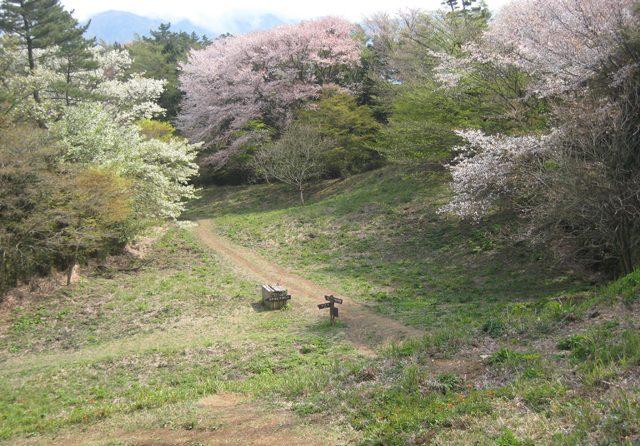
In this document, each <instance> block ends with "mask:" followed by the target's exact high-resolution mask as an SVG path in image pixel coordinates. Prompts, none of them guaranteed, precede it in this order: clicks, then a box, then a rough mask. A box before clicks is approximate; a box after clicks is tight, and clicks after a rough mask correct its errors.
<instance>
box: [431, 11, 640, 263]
mask: <svg viewBox="0 0 640 446" xmlns="http://www.w3.org/2000/svg"><path fill="white" fill-rule="evenodd" d="M637 5H638V3H637V0H581V1H577V2H576V1H569V0H516V1H514V2H513V3H511V4H510V5H508V6H507V7H505V9H504V10H503V11H502V12H501V13H500V15H499V16H498V17H497V18H496V20H495V21H494V22H492V23H491V25H490V27H489V29H488V30H487V32H486V33H484V35H483V36H482V39H480V40H479V41H478V42H475V43H473V44H471V45H467V46H466V47H465V51H466V53H467V55H466V56H465V57H462V58H452V57H449V58H446V57H442V58H441V59H442V64H441V65H442V67H441V68H442V69H443V73H442V78H441V80H442V81H443V84H445V85H446V84H448V83H453V84H455V83H456V82H457V81H458V80H459V79H462V78H465V77H467V76H472V75H473V74H470V73H473V71H474V70H478V67H479V66H480V67H482V66H483V65H493V66H497V67H504V66H510V67H513V68H515V69H517V70H520V71H521V72H523V73H525V74H526V75H527V76H528V78H527V79H528V81H529V82H528V84H527V92H528V93H527V94H528V95H530V96H539V97H543V98H546V99H545V100H546V102H547V104H549V105H551V113H550V115H551V116H550V118H551V119H550V120H549V121H550V122H553V124H554V126H555V128H554V129H549V132H548V134H547V135H546V136H540V135H531V136H526V135H525V136H521V135H518V136H501V135H493V136H487V135H483V134H481V133H478V132H474V131H467V132H462V133H460V136H462V137H463V138H464V139H466V140H467V145H466V146H465V147H463V148H460V149H459V153H460V157H459V158H458V159H456V160H455V161H454V162H453V163H452V164H451V166H450V169H451V173H452V177H453V182H452V190H453V199H452V201H451V202H450V203H449V204H448V205H447V206H445V207H444V208H443V211H444V212H452V213H455V214H457V215H459V216H461V217H467V218H473V219H478V218H481V217H482V216H484V215H486V214H488V213H490V212H491V211H492V210H494V209H496V208H498V207H501V205H503V204H505V203H506V204H507V206H508V207H509V206H510V207H511V209H512V210H514V211H516V212H517V213H518V214H519V215H520V216H521V217H522V219H523V223H524V227H525V229H526V231H527V239H528V240H532V239H535V238H537V239H538V240H540V241H542V242H544V243H545V245H546V246H549V244H548V242H551V243H552V246H553V245H555V246H558V247H560V249H559V252H562V255H563V256H567V254H568V253H570V257H571V261H572V262H574V261H576V260H579V261H582V262H583V263H585V264H587V265H589V266H594V265H597V267H598V268H599V269H600V270H605V271H609V272H611V271H613V272H622V273H629V272H631V271H633V269H634V268H635V267H637V265H639V264H640V173H639V172H640V158H639V157H638V155H637V154H638V141H639V140H638V135H639V134H640V118H639V117H640V63H639V62H638V61H639V60H640V31H639V30H638V26H637V24H638V23H640V21H639V17H640V9H638V6H637ZM447 72H448V73H447ZM456 74H457V76H456ZM445 81H449V82H445Z"/></svg>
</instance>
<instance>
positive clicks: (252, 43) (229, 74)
mask: <svg viewBox="0 0 640 446" xmlns="http://www.w3.org/2000/svg"><path fill="white" fill-rule="evenodd" d="M356 32H357V28H356V26H355V25H354V24H352V23H350V22H348V21H345V20H343V19H339V18H335V17H326V18H322V19H318V20H310V21H304V22H301V23H299V24H295V25H283V26H279V27H276V28H273V29H270V30H267V31H260V32H255V33H251V34H247V35H243V36H237V37H227V38H221V39H218V40H216V41H215V42H213V43H212V44H211V45H210V46H208V47H207V48H204V49H202V50H195V51H192V52H191V54H190V56H189V60H188V61H187V62H186V63H185V64H183V65H182V67H181V68H182V74H181V76H180V82H181V86H182V89H183V90H184V92H185V99H184V101H183V104H182V113H181V114H180V116H179V117H178V125H179V127H180V129H181V130H182V131H183V132H184V133H185V134H186V135H187V136H188V137H189V138H190V139H191V140H192V141H198V142H199V141H203V142H204V143H205V144H206V145H208V146H217V147H221V148H222V149H221V150H219V151H218V152H217V153H216V154H215V155H214V156H213V157H212V158H210V159H209V162H210V163H213V164H214V165H217V167H221V166H222V165H223V164H224V162H225V160H227V159H228V158H229V155H230V153H229V152H230V151H234V150H237V146H238V145H237V144H234V139H236V138H237V137H238V136H239V134H240V133H241V130H242V129H243V128H244V127H245V126H246V125H247V124H248V123H249V122H251V121H255V120H261V121H263V122H264V123H266V124H268V125H269V126H272V127H275V128H276V129H279V130H282V129H283V128H284V127H285V126H286V123H288V122H289V120H290V118H291V114H292V111H293V110H295V108H296V107H299V106H300V105H302V104H303V103H305V102H306V101H308V100H310V99H313V98H315V97H317V96H318V95H319V93H320V91H321V90H322V88H323V86H326V85H338V86H341V87H343V88H350V87H353V85H351V76H350V69H352V68H354V67H357V66H358V65H359V63H360V53H361V45H362V41H361V40H360V39H358V37H357V34H356Z"/></svg>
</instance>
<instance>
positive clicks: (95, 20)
mask: <svg viewBox="0 0 640 446" xmlns="http://www.w3.org/2000/svg"><path fill="white" fill-rule="evenodd" d="M167 22H171V29H172V30H173V31H184V32H187V33H192V32H195V33H196V34H197V35H199V36H202V35H206V36H208V37H210V38H212V37H215V36H216V35H219V34H223V33H227V32H229V33H231V34H246V33H249V32H251V31H257V30H263V29H269V28H273V27H274V26H278V25H281V24H283V23H285V22H284V21H283V20H282V19H280V18H279V17H277V16H275V15H273V14H262V15H248V14H240V13H236V14H229V15H226V16H224V17H221V18H220V19H218V20H217V21H216V23H215V24H212V26H211V29H207V28H204V27H202V26H198V25H196V24H195V23H193V22H191V21H189V20H180V21H175V22H174V21H172V20H170V19H163V18H150V17H144V16H141V15H137V14H133V13H131V12H126V11H106V12H101V13H99V14H96V15H94V16H93V17H91V25H89V29H87V35H88V36H90V37H96V38H97V39H98V41H100V40H103V41H105V42H107V43H114V42H118V43H127V42H130V41H132V40H133V39H134V38H135V36H136V35H139V36H148V35H149V32H150V31H151V30H153V29H157V28H158V26H159V25H160V24H161V23H167Z"/></svg>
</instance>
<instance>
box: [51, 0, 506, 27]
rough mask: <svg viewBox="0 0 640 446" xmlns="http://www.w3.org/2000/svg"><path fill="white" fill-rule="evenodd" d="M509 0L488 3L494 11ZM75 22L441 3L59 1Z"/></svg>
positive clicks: (364, 10)
mask: <svg viewBox="0 0 640 446" xmlns="http://www.w3.org/2000/svg"><path fill="white" fill-rule="evenodd" d="M508 1H509V0H488V1H487V3H488V5H489V7H490V8H491V9H493V10H497V9H499V8H500V6H502V5H504V4H506V3H508ZM61 2H62V4H64V5H65V6H66V7H67V8H69V9H74V10H75V15H76V17H77V18H79V19H81V20H84V19H87V18H89V17H90V16H92V15H94V14H96V13H98V12H103V11H109V10H120V11H129V12H133V13H136V14H139V15H144V16H147V17H153V18H165V19H171V20H175V19H183V18H186V19H189V20H191V21H192V22H194V23H197V24H198V25H201V26H205V27H211V25H212V24H214V23H216V22H219V21H220V20H221V19H223V18H224V17H228V16H234V15H259V14H265V13H272V14H274V15H276V16H278V17H281V18H283V19H288V20H299V19H307V18H313V17H319V16H325V15H337V16H341V17H344V18H347V19H349V20H352V21H355V22H358V21H360V20H361V19H362V18H363V17H366V16H368V15H371V14H373V13H376V12H380V11H387V12H395V11H398V10H399V9H406V8H421V9H427V10H433V9H438V7H439V6H440V3H441V0H62V1H61Z"/></svg>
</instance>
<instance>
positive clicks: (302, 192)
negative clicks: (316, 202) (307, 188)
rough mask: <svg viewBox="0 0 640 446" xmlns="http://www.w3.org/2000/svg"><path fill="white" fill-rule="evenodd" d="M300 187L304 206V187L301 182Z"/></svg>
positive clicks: (301, 201) (301, 200)
mask: <svg viewBox="0 0 640 446" xmlns="http://www.w3.org/2000/svg"><path fill="white" fill-rule="evenodd" d="M298 188H299V190H300V203H302V205H303V206H304V187H303V186H302V184H301V185H300V186H299V187H298Z"/></svg>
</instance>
